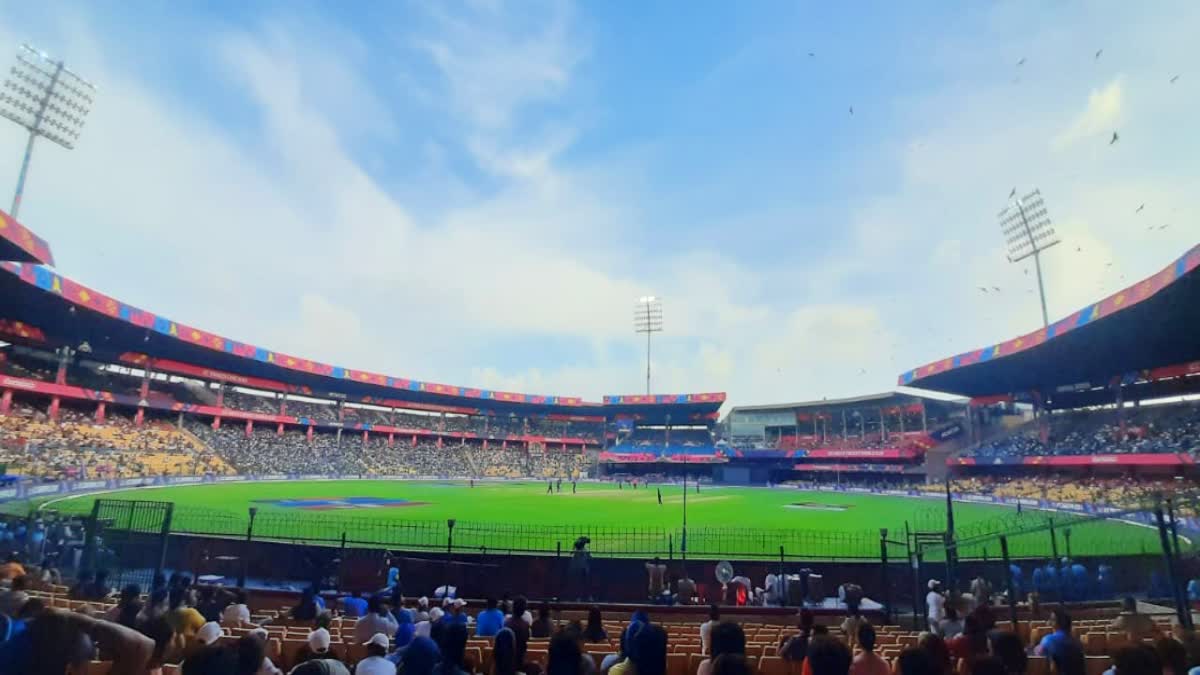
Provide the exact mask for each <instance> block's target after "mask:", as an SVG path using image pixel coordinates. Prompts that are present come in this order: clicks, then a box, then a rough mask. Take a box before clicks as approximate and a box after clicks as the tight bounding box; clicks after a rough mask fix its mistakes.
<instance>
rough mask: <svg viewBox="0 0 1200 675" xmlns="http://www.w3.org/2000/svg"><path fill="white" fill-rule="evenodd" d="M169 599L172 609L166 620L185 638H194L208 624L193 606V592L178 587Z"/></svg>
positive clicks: (171, 592) (168, 612)
mask: <svg viewBox="0 0 1200 675" xmlns="http://www.w3.org/2000/svg"><path fill="white" fill-rule="evenodd" d="M168 599H169V602H168V607H169V608H170V609H169V610H168V611H167V613H166V618H167V621H168V622H170V624H171V628H172V629H173V630H174V631H175V632H176V633H177V634H179V635H181V636H183V637H185V638H190V637H192V636H194V635H195V634H196V631H198V630H200V627H201V626H203V625H204V624H205V623H206V622H205V620H204V616H203V615H201V614H200V612H197V611H196V610H195V609H194V608H193V607H192V606H191V605H192V602H191V600H192V592H191V590H189V589H187V588H184V587H182V586H177V587H175V588H172V589H171V591H170V593H169V594H168Z"/></svg>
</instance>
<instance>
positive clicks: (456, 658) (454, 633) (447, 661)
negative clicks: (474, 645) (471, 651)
mask: <svg viewBox="0 0 1200 675" xmlns="http://www.w3.org/2000/svg"><path fill="white" fill-rule="evenodd" d="M439 646H440V647H441V652H442V662H441V664H439V665H438V667H437V671H436V675H467V673H466V671H465V669H464V668H463V666H464V665H465V664H464V661H465V660H466V650H467V626H466V625H465V624H462V623H452V624H449V625H447V626H446V629H445V631H444V632H443V633H442V640H441V642H440V643H439Z"/></svg>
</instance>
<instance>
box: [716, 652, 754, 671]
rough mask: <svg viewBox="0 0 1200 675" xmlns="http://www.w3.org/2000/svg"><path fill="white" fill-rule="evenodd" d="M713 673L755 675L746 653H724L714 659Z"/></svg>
mask: <svg viewBox="0 0 1200 675" xmlns="http://www.w3.org/2000/svg"><path fill="white" fill-rule="evenodd" d="M712 674H713V675H753V672H752V671H751V669H750V664H749V663H747V662H746V655H745V654H722V655H720V656H718V657H717V658H716V660H714V661H713V667H712Z"/></svg>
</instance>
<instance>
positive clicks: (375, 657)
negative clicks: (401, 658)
mask: <svg viewBox="0 0 1200 675" xmlns="http://www.w3.org/2000/svg"><path fill="white" fill-rule="evenodd" d="M363 644H364V645H365V646H366V648H367V658H365V659H363V660H362V661H359V662H358V665H357V666H355V667H354V673H355V675H395V673H396V664H394V663H392V662H391V661H389V660H388V659H387V653H388V636H386V635H384V634H383V633H376V634H374V635H372V636H371V639H369V640H367V641H366V642H364V643H363Z"/></svg>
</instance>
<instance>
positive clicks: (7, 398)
mask: <svg viewBox="0 0 1200 675" xmlns="http://www.w3.org/2000/svg"><path fill="white" fill-rule="evenodd" d="M10 412H12V389H5V390H4V393H3V394H0V415H7V414H8V413H10Z"/></svg>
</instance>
